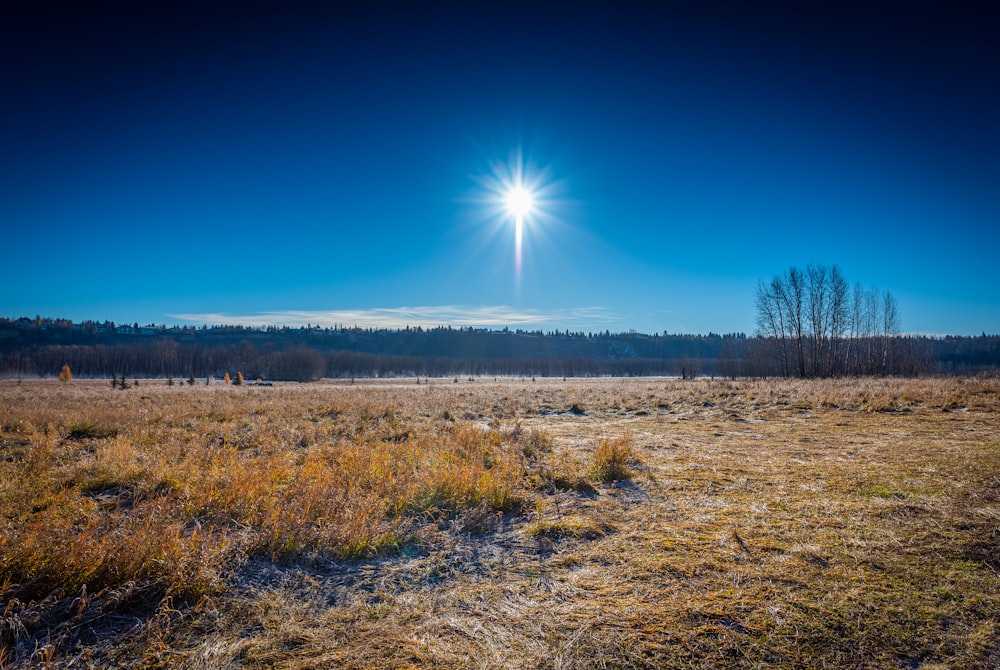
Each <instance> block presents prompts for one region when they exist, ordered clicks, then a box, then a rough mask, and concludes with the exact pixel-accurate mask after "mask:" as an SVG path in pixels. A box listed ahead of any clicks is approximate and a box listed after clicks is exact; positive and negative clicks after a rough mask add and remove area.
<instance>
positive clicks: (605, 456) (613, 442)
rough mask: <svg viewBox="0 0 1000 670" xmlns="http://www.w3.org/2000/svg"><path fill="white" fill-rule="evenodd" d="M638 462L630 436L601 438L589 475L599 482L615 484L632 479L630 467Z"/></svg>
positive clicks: (633, 441)
mask: <svg viewBox="0 0 1000 670" xmlns="http://www.w3.org/2000/svg"><path fill="white" fill-rule="evenodd" d="M637 461H638V457H637V455H636V452H635V440H634V438H633V437H632V435H631V434H626V435H622V436H620V437H613V438H602V439H600V440H599V441H598V442H597V449H596V450H594V457H593V460H592V462H591V466H590V475H591V477H593V478H594V479H595V480H597V481H599V482H606V483H610V482H617V481H625V480H629V479H631V478H632V475H633V474H634V473H633V471H632V466H633V465H635V463H636V462H637Z"/></svg>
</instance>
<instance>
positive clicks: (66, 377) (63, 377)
mask: <svg viewBox="0 0 1000 670" xmlns="http://www.w3.org/2000/svg"><path fill="white" fill-rule="evenodd" d="M59 381H61V382H64V383H65V382H71V381H73V373H72V372H70V369H69V363H67V364H66V365H64V366H62V370H60V371H59Z"/></svg>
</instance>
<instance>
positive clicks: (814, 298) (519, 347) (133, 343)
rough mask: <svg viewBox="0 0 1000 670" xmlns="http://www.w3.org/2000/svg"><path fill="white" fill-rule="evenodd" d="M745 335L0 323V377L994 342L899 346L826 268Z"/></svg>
mask: <svg viewBox="0 0 1000 670" xmlns="http://www.w3.org/2000/svg"><path fill="white" fill-rule="evenodd" d="M756 298H757V317H758V326H759V331H758V333H757V334H755V335H753V336H748V335H745V334H743V333H731V334H716V333H709V334H708V335H685V334H668V333H661V334H653V335H647V334H642V333H635V332H626V333H611V332H608V331H604V332H603V333H601V332H598V333H582V332H576V333H574V332H566V331H552V332H541V331H520V330H518V331H509V330H500V331H497V330H482V329H478V330H477V329H472V328H449V327H442V328H431V329H421V328H404V329H388V330H387V329H370V328H369V329H362V328H344V327H338V328H317V327H304V328H275V327H269V328H247V327H243V326H216V327H202V328H193V327H179V326H178V327H167V326H153V325H149V326H143V327H140V326H138V324H132V325H128V326H116V325H114V324H111V323H110V322H103V323H98V322H84V323H72V322H69V321H66V320H56V319H48V318H43V317H40V316H39V317H36V318H34V319H29V318H21V319H3V318H0V375H2V376H5V377H34V376H43V377H45V376H48V377H51V376H56V375H57V374H58V373H59V372H60V371H61V370H62V368H63V366H64V365H68V366H69V368H70V369H71V370H72V375H73V376H75V377H90V378H94V377H103V378H111V377H121V376H122V375H123V374H124V375H127V377H128V378H130V379H135V378H167V379H170V378H178V379H192V378H195V377H197V378H199V379H202V380H204V379H206V378H208V377H215V378H222V377H223V376H224V375H225V374H226V373H229V374H231V375H235V374H236V373H238V372H241V373H242V374H243V375H244V376H245V377H246V378H247V379H257V378H261V379H265V380H291V381H309V380H313V379H318V378H321V377H330V378H351V377H394V376H411V377H412V376H417V377H451V376H541V377H568V376H642V375H669V376H679V377H693V376H701V375H706V376H720V377H776V376H777V377H781V376H802V377H824V376H848V375H849V376H862V375H905V376H913V375H921V374H941V373H943V374H971V373H976V372H983V371H996V370H998V369H1000V336H996V335H986V334H985V333H984V334H983V335H982V336H977V337H958V336H948V337H925V336H912V335H902V334H900V332H899V331H900V323H901V320H900V315H899V310H898V307H897V306H896V302H895V300H894V299H893V298H892V296H891V295H890V294H888V293H886V292H883V291H879V290H876V289H865V288H863V287H861V286H859V285H854V286H851V287H849V288H848V287H847V282H846V280H845V279H844V278H843V276H842V274H841V273H840V271H839V269H837V268H836V267H832V268H823V267H822V266H810V267H807V268H806V269H805V270H798V269H795V268H792V269H789V270H788V271H786V272H784V273H782V274H781V275H778V276H776V277H775V278H773V279H772V280H771V281H770V282H767V283H765V282H761V283H760V284H759V285H758V287H757V295H756Z"/></svg>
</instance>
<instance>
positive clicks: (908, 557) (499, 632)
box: [0, 378, 1000, 670]
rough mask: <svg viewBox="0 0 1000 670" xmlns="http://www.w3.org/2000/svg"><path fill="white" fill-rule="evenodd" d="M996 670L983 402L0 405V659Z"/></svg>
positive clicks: (728, 386)
mask: <svg viewBox="0 0 1000 670" xmlns="http://www.w3.org/2000/svg"><path fill="white" fill-rule="evenodd" d="M765 666H766V667H787V668H799V667H801V668H845V667H847V668H859V667H860V668H867V667H871V668H925V669H928V668H970V669H972V668H997V667H1000V380H997V379H994V378H988V379H987V378H975V379H923V380H833V381H816V382H810V381H781V380H771V381H720V380H714V381H713V380H707V379H697V380H687V381H681V380H674V379H646V378H640V379H630V380H620V379H595V380H579V379H569V380H558V381H557V380H542V379H539V380H537V381H532V380H530V379H525V380H506V381H505V380H500V381H495V380H492V379H490V380H485V379H483V380H475V381H470V380H467V379H459V380H454V379H447V380H441V379H435V380H431V381H430V383H427V382H426V380H423V379H421V380H420V383H419V384H418V383H417V382H416V381H415V380H394V381H387V380H381V381H358V382H357V383H355V384H349V383H339V382H338V383H316V384H308V385H295V384H289V385H278V386H274V387H267V388H250V387H234V386H222V385H218V386H211V387H209V386H202V385H196V386H186V385H185V386H180V385H178V386H167V385H166V383H165V382H163V381H144V382H142V383H141V385H140V386H138V387H133V388H129V389H127V390H124V391H123V390H119V389H112V388H111V387H110V385H109V383H108V382H103V381H102V382H97V381H84V380H74V381H72V382H70V383H68V384H63V383H60V382H57V381H54V380H53V381H26V382H21V383H18V382H15V381H2V382H0V667H5V668H6V667H10V668H27V667H56V668H69V667H72V668H86V667H101V668H103V667H130V668H175V667H184V668H219V667H253V668H264V667H277V668H329V667H339V668H406V667H416V668H424V667H440V668H464V667H469V668H517V669H518V670H523V669H527V668H611V667H625V668H629V667H646V668H696V667H706V668H707V667H712V668H714V667H765Z"/></svg>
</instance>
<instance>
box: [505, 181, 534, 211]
mask: <svg viewBox="0 0 1000 670" xmlns="http://www.w3.org/2000/svg"><path fill="white" fill-rule="evenodd" d="M504 204H505V205H506V206H507V211H508V212H510V213H511V215H513V216H514V218H516V219H521V218H524V217H525V216H528V215H529V214H531V212H532V211H533V210H534V209H535V194H534V193H532V191H531V189H529V188H526V187H525V186H524V185H523V184H514V185H512V186H511V187H510V188H509V189H507V192H506V193H505V194H504Z"/></svg>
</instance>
